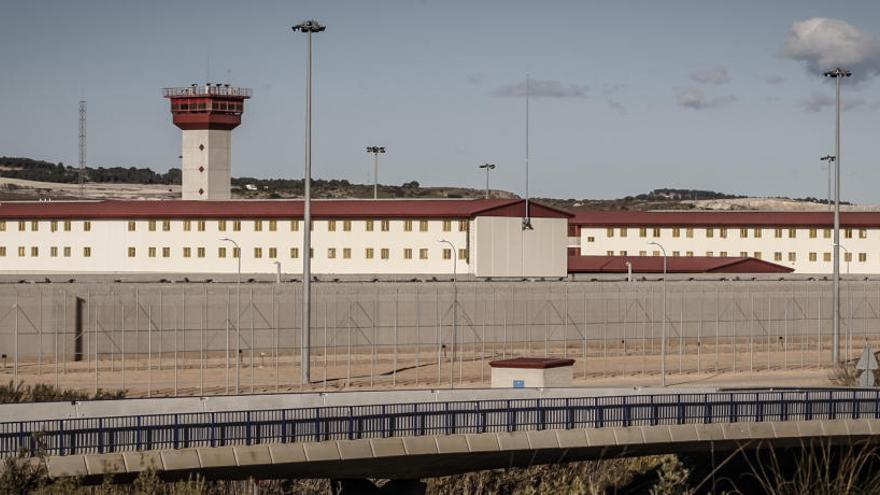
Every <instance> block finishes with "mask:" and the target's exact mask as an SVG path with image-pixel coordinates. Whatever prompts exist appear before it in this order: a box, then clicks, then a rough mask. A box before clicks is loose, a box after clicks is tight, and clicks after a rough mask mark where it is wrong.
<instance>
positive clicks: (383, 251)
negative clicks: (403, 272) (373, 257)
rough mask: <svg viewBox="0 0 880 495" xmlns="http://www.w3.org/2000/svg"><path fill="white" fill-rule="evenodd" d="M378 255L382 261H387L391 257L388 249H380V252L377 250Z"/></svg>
mask: <svg viewBox="0 0 880 495" xmlns="http://www.w3.org/2000/svg"><path fill="white" fill-rule="evenodd" d="M379 255H380V256H381V257H382V259H383V260H387V259H388V258H390V257H391V252H390V250H389V249H388V248H382V249H381V250H379Z"/></svg>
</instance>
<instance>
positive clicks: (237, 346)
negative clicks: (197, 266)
mask: <svg viewBox="0 0 880 495" xmlns="http://www.w3.org/2000/svg"><path fill="white" fill-rule="evenodd" d="M220 240H221V241H222V242H228V243H230V244H232V246H233V249H232V257H233V258H235V259H236V260H237V261H238V278H237V279H236V282H235V393H236V394H238V391H239V389H240V387H241V356H240V354H241V349H240V347H241V249H240V248H239V247H238V243H237V242H235V241H233V240H232V239H230V238H228V237H224V238H223V239H220ZM251 345H253V344H251ZM226 392H227V393H228V392H229V325H228V324H227V325H226Z"/></svg>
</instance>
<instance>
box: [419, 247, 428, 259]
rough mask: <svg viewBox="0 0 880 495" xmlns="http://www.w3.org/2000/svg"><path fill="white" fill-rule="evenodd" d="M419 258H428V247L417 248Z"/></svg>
mask: <svg viewBox="0 0 880 495" xmlns="http://www.w3.org/2000/svg"><path fill="white" fill-rule="evenodd" d="M419 259H420V260H426V259H428V248H421V249H419Z"/></svg>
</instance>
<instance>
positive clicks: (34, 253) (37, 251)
mask: <svg viewBox="0 0 880 495" xmlns="http://www.w3.org/2000/svg"><path fill="white" fill-rule="evenodd" d="M39 255H40V248H38V247H37V246H31V256H35V257H36V256H39Z"/></svg>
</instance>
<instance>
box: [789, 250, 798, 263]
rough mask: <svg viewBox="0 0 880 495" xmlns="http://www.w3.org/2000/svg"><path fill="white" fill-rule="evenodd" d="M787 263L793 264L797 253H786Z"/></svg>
mask: <svg viewBox="0 0 880 495" xmlns="http://www.w3.org/2000/svg"><path fill="white" fill-rule="evenodd" d="M788 261H791V262H792V263H793V262H795V261H797V253H795V252H793V251H789V253H788Z"/></svg>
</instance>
